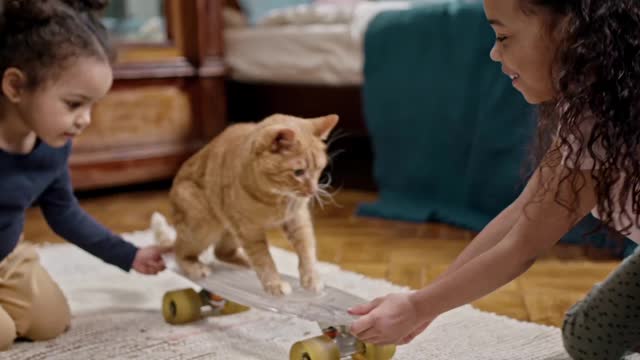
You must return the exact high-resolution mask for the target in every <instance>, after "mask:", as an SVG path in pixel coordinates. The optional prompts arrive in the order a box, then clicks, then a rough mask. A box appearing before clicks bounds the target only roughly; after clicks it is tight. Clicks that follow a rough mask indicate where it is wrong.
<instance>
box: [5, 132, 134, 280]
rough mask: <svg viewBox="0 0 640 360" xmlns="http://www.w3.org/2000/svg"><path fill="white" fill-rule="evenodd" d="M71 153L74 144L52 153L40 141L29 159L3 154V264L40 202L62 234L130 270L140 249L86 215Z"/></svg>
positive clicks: (27, 156)
mask: <svg viewBox="0 0 640 360" xmlns="http://www.w3.org/2000/svg"><path fill="white" fill-rule="evenodd" d="M70 153H71V142H69V143H67V145H65V146H64V147H61V148H52V147H50V146H48V145H47V144H45V143H44V142H42V141H38V142H37V144H36V146H35V148H34V149H33V151H32V152H31V153H29V154H26V155H20V154H10V153H7V152H4V151H2V150H0V261H2V259H4V258H5V257H6V256H7V255H9V253H11V251H13V249H14V248H15V247H16V245H17V243H18V240H19V239H20V234H21V233H22V231H23V227H24V219H25V211H26V209H27V208H28V207H30V206H32V205H33V204H35V203H37V204H39V205H40V209H41V210H42V213H43V214H44V217H45V219H46V220H47V223H48V224H49V226H51V228H52V229H53V231H55V232H56V233H57V234H58V235H60V236H61V237H63V238H64V239H66V240H68V241H70V242H72V243H74V244H75V245H77V246H79V247H80V248H82V249H84V250H86V251H87V252H89V253H91V254H93V255H95V256H97V257H99V258H100V259H102V260H104V261H106V262H107V263H110V264H113V265H116V266H118V267H120V268H121V269H123V270H125V271H129V270H130V269H131V265H132V263H133V259H134V258H135V255H136V252H137V248H136V247H135V246H134V245H132V244H131V243H128V242H126V241H124V240H123V239H122V238H121V237H119V236H117V235H115V234H113V233H111V232H110V231H109V230H108V229H106V228H105V227H104V226H102V225H100V224H99V223H97V222H96V221H95V220H94V219H93V218H92V217H91V216H89V215H88V214H87V213H86V212H85V211H84V210H82V208H81V207H80V205H79V204H78V201H77V200H76V197H75V196H74V194H73V190H72V188H71V180H70V176H69V170H68V167H67V162H68V159H69V155H70ZM61 260H63V259H61Z"/></svg>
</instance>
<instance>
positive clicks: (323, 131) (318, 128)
mask: <svg viewBox="0 0 640 360" xmlns="http://www.w3.org/2000/svg"><path fill="white" fill-rule="evenodd" d="M338 119H340V117H339V116H338V115H335V114H332V115H327V116H323V117H319V118H315V119H311V126H312V127H313V135H315V136H317V137H319V138H320V139H322V140H327V138H328V137H329V134H330V133H331V130H333V128H334V127H335V126H336V124H338Z"/></svg>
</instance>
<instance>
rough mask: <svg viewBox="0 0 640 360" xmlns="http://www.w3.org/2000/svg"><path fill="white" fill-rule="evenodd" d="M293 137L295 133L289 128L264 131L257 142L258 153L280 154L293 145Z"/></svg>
mask: <svg viewBox="0 0 640 360" xmlns="http://www.w3.org/2000/svg"><path fill="white" fill-rule="evenodd" d="M295 137H296V134H295V132H294V131H293V130H291V129H289V128H285V127H273V128H268V129H265V131H264V134H263V135H262V137H261V138H260V140H259V144H258V151H259V152H264V151H270V152H272V153H280V152H283V151H286V150H289V149H291V147H293V145H294V143H295Z"/></svg>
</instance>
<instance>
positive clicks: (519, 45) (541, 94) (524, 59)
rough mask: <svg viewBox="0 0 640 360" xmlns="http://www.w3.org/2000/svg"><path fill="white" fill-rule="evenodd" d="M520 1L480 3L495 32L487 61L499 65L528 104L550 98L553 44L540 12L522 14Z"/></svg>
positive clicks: (507, 0)
mask: <svg viewBox="0 0 640 360" xmlns="http://www.w3.org/2000/svg"><path fill="white" fill-rule="evenodd" d="M520 1H521V0H484V10H485V14H486V16H487V20H488V21H489V24H491V26H492V27H493V30H494V31H495V33H496V42H495V44H494V46H493V48H492V49H491V54H490V56H491V59H492V60H493V61H496V62H499V63H501V64H502V71H503V72H504V73H505V74H506V75H507V76H509V77H510V78H511V80H512V83H513V86H514V87H515V88H516V89H517V90H518V91H520V92H521V93H522V95H523V96H524V98H525V100H526V101H527V102H528V103H530V104H539V103H542V102H545V101H548V100H550V99H551V98H553V96H554V90H553V85H552V79H551V66H552V60H553V56H554V50H555V46H554V45H555V43H556V42H555V41H554V40H553V39H552V36H551V34H550V31H549V30H548V29H549V24H550V21H549V18H548V17H547V16H545V15H549V14H547V13H545V11H544V10H539V11H538V12H537V13H536V14H525V13H524V12H523V11H522V9H521V7H520Z"/></svg>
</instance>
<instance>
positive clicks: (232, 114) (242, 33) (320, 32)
mask: <svg viewBox="0 0 640 360" xmlns="http://www.w3.org/2000/svg"><path fill="white" fill-rule="evenodd" d="M226 5H227V6H226V8H225V9H224V14H223V15H224V16H223V18H224V29H225V30H224V43H225V55H224V57H225V62H226V64H227V67H228V77H227V82H226V90H227V98H228V118H229V121H230V122H232V123H233V122H239V121H247V120H249V121H252V120H258V119H261V118H263V117H265V116H268V115H270V114H272V113H277V112H280V113H287V114H292V115H297V116H303V117H313V116H319V115H324V114H328V113H336V114H338V115H340V118H341V120H340V125H339V129H338V130H337V133H338V134H340V135H341V139H340V140H338V141H336V142H335V143H334V147H335V149H340V150H342V155H340V156H339V157H336V158H334V161H333V164H332V166H333V168H332V173H333V174H334V176H337V177H338V179H336V184H337V185H339V186H348V187H357V188H366V189H372V188H374V187H375V186H374V184H373V181H372V178H373V177H372V176H371V171H372V166H371V164H372V154H371V150H370V149H371V146H370V143H369V138H368V135H367V129H366V124H365V121H364V115H363V106H362V99H361V90H362V83H363V76H362V73H363V63H364V55H363V54H364V51H363V46H362V44H363V39H364V33H365V31H366V28H367V24H368V23H369V22H370V21H371V19H373V18H374V17H375V16H376V15H377V14H378V13H380V12H382V11H385V10H389V9H403V8H408V7H409V3H408V2H404V1H389V2H368V1H362V2H360V3H357V4H355V5H328V4H322V5H306V6H297V7H292V8H286V9H281V10H276V11H273V12H272V13H270V14H269V15H268V16H266V17H265V18H264V19H262V20H261V21H260V22H259V23H256V24H250V23H249V21H248V20H247V17H246V16H244V14H243V13H242V10H241V9H240V7H239V6H238V5H237V4H236V3H235V2H234V1H227V4H226ZM249 104H250V105H249ZM353 169H358V171H353ZM341 174H342V176H341Z"/></svg>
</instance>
